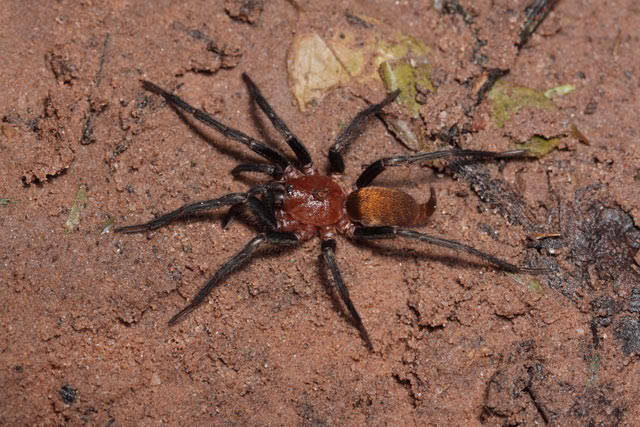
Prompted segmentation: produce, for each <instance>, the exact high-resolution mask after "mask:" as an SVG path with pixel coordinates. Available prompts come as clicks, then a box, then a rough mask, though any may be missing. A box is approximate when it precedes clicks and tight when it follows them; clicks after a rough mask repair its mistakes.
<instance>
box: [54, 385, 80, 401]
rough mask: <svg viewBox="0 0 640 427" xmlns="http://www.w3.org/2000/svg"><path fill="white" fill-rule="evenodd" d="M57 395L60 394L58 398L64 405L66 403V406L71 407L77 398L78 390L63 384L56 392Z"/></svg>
mask: <svg viewBox="0 0 640 427" xmlns="http://www.w3.org/2000/svg"><path fill="white" fill-rule="evenodd" d="M58 394H60V398H61V399H62V401H63V402H64V403H66V404H67V405H71V404H73V402H75V401H76V399H77V397H78V390H76V389H75V388H73V387H71V386H70V385H69V384H65V385H63V386H62V387H60V390H58Z"/></svg>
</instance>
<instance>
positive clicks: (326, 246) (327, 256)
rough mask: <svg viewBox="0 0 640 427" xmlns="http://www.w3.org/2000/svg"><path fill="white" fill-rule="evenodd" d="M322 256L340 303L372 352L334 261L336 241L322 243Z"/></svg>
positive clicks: (369, 342) (364, 329) (370, 344)
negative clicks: (345, 308)
mask: <svg viewBox="0 0 640 427" xmlns="http://www.w3.org/2000/svg"><path fill="white" fill-rule="evenodd" d="M322 255H323V258H324V262H325V263H326V264H327V266H328V267H329V270H330V271H331V275H332V276H333V281H334V282H335V284H336V288H337V289H338V293H339V294H340V298H342V301H343V302H344V304H345V305H346V306H347V309H348V310H349V313H351V317H353V320H354V322H355V323H356V326H357V327H358V330H359V331H360V335H362V338H363V339H364V341H365V343H366V344H367V347H368V348H369V350H371V351H373V344H372V343H371V339H370V338H369V334H368V333H367V330H366V328H365V327H364V324H363V323H362V319H361V318H360V315H359V314H358V311H357V310H356V307H355V306H354V305H353V302H352V301H351V297H349V289H347V285H346V284H345V283H344V280H343V279H342V273H340V267H338V262H337V261H336V241H335V240H334V239H328V240H323V241H322Z"/></svg>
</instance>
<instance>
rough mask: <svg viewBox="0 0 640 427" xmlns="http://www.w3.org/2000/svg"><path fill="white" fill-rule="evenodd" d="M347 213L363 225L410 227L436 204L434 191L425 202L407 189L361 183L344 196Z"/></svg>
mask: <svg viewBox="0 0 640 427" xmlns="http://www.w3.org/2000/svg"><path fill="white" fill-rule="evenodd" d="M345 206H346V209H347V215H349V218H351V220H352V221H355V222H359V223H360V224H362V225H365V226H374V227H375V226H384V225H395V226H400V227H410V226H417V225H424V224H425V223H426V222H427V220H428V219H429V217H430V216H431V215H432V214H433V212H434V211H435V208H436V195H435V192H434V191H433V188H432V189H431V197H430V198H429V201H428V202H427V203H424V204H420V203H418V202H416V200H415V199H414V198H413V197H411V196H410V195H408V194H407V193H405V192H403V191H400V190H394V189H392V188H385V187H364V188H361V189H359V190H356V191H354V192H353V193H351V194H349V195H348V196H347V201H346V205H345Z"/></svg>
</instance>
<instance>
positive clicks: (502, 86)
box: [487, 80, 556, 128]
mask: <svg viewBox="0 0 640 427" xmlns="http://www.w3.org/2000/svg"><path fill="white" fill-rule="evenodd" d="M487 97H488V98H489V100H490V101H491V110H492V117H493V120H494V122H495V124H496V126H498V127H499V128H501V127H504V125H505V123H506V122H507V121H509V119H510V118H511V116H512V115H513V114H515V113H516V112H517V111H518V110H520V109H521V108H523V107H532V108H538V109H541V110H555V109H556V106H555V105H553V102H551V100H550V99H549V98H547V97H546V96H545V95H544V93H542V92H540V91H538V90H535V89H531V88H528V87H521V86H515V85H512V84H511V83H509V82H505V81H503V80H498V81H497V82H496V83H495V84H494V85H493V87H492V88H491V90H490V91H489V93H488V94H487Z"/></svg>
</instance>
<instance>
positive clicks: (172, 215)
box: [114, 193, 249, 233]
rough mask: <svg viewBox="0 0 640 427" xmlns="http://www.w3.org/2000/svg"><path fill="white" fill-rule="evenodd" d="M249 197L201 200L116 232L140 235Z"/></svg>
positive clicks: (242, 201) (234, 196)
mask: <svg viewBox="0 0 640 427" xmlns="http://www.w3.org/2000/svg"><path fill="white" fill-rule="evenodd" d="M248 197H249V193H229V194H226V195H224V196H222V197H220V198H218V199H212V200H201V201H198V202H191V203H187V204H186V205H183V206H181V207H179V208H178V209H176V210H174V211H171V212H169V213H166V214H164V215H162V216H159V217H158V218H156V219H154V220H151V221H149V222H145V223H143V224H136V225H127V226H124V227H118V228H116V229H115V230H114V231H115V232H116V233H138V232H141V231H147V230H155V229H156V228H160V227H164V226H165V225H167V224H169V223H171V222H173V221H175V220H176V219H178V218H182V217H185V216H187V215H193V214H194V213H197V212H201V211H205V210H211V209H218V208H221V207H223V206H229V205H237V204H241V203H245V202H246V201H247V198H248Z"/></svg>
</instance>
